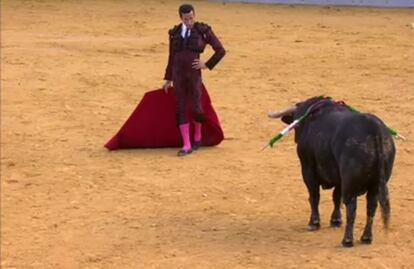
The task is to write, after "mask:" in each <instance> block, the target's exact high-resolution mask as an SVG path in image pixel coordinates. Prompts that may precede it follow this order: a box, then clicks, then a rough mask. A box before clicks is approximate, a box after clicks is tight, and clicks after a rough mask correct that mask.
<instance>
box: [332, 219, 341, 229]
mask: <svg viewBox="0 0 414 269" xmlns="http://www.w3.org/2000/svg"><path fill="white" fill-rule="evenodd" d="M341 225H342V220H341V219H339V218H338V219H331V227H334V228H338V227H341Z"/></svg>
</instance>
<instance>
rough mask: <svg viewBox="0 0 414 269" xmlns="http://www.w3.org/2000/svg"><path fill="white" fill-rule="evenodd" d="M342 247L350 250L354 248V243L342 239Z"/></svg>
mask: <svg viewBox="0 0 414 269" xmlns="http://www.w3.org/2000/svg"><path fill="white" fill-rule="evenodd" d="M342 246H344V247H346V248H351V247H353V246H354V241H353V240H352V239H348V238H344V240H342Z"/></svg>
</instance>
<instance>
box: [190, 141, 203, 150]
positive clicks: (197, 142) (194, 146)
mask: <svg viewBox="0 0 414 269" xmlns="http://www.w3.org/2000/svg"><path fill="white" fill-rule="evenodd" d="M201 146H202V143H201V141H194V143H193V145H192V146H191V147H192V148H193V150H198V149H199V148H200V147H201Z"/></svg>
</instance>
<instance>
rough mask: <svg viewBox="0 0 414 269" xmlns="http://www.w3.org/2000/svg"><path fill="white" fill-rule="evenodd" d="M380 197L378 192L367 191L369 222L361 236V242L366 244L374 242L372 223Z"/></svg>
mask: <svg viewBox="0 0 414 269" xmlns="http://www.w3.org/2000/svg"><path fill="white" fill-rule="evenodd" d="M377 205H378V198H377V194H376V193H374V192H372V191H368V193H367V223H366V225H365V229H364V233H363V234H362V236H361V242H362V243H364V244H371V242H372V223H373V221H374V216H375V211H376V210H377Z"/></svg>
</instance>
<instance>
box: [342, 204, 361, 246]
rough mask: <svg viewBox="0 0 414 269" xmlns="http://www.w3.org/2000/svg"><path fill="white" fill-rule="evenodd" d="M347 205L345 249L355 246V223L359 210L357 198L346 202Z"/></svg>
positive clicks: (343, 240)
mask: <svg viewBox="0 0 414 269" xmlns="http://www.w3.org/2000/svg"><path fill="white" fill-rule="evenodd" d="M344 202H345V205H346V227H345V235H344V239H342V245H343V246H344V247H353V246H354V222H355V213H356V208H357V197H356V196H355V197H352V198H350V199H349V200H347V201H344Z"/></svg>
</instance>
